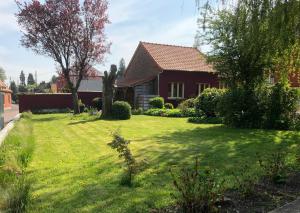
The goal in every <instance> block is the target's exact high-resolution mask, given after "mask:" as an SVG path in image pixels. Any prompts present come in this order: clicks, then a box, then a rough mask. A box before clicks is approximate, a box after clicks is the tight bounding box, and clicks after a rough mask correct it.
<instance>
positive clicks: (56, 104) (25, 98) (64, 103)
mask: <svg viewBox="0 0 300 213" xmlns="http://www.w3.org/2000/svg"><path fill="white" fill-rule="evenodd" d="M97 97H102V93H101V92H78V98H79V99H81V101H82V102H83V103H84V104H85V105H86V106H92V100H93V99H94V98H97ZM66 108H70V109H72V108H73V104H72V94H71V93H54V94H49V93H45V94H19V110H20V112H24V111H33V110H40V109H66Z"/></svg>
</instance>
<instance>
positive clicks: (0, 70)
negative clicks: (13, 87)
mask: <svg viewBox="0 0 300 213" xmlns="http://www.w3.org/2000/svg"><path fill="white" fill-rule="evenodd" d="M0 80H1V81H5V80H6V74H5V70H4V69H3V68H2V67H0Z"/></svg>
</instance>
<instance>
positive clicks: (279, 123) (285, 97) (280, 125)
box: [265, 83, 299, 130]
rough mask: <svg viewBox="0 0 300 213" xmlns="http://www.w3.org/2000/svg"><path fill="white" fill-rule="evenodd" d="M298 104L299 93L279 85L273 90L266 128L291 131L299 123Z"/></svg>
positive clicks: (269, 102)
mask: <svg viewBox="0 0 300 213" xmlns="http://www.w3.org/2000/svg"><path fill="white" fill-rule="evenodd" d="M298 104H299V91H297V90H296V89H291V88H289V87H288V86H287V85H284V84H281V83H277V84H276V85H275V86H273V87H272V89H271V94H270V98H269V101H268V112H267V121H266V125H265V126H266V127H267V128H271V129H284V130H287V129H290V128H291V127H292V126H293V125H294V123H296V122H297V116H296V112H297V108H298Z"/></svg>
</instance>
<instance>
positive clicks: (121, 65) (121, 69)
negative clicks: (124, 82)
mask: <svg viewBox="0 0 300 213" xmlns="http://www.w3.org/2000/svg"><path fill="white" fill-rule="evenodd" d="M125 70H126V64H125V59H124V58H121V60H120V63H119V68H118V74H117V75H118V77H122V76H123V75H124V73H125Z"/></svg>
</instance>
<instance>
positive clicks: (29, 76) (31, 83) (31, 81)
mask: <svg viewBox="0 0 300 213" xmlns="http://www.w3.org/2000/svg"><path fill="white" fill-rule="evenodd" d="M35 83H36V82H35V80H34V77H33V74H32V73H29V74H28V77H27V85H34V84H35Z"/></svg>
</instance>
